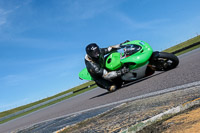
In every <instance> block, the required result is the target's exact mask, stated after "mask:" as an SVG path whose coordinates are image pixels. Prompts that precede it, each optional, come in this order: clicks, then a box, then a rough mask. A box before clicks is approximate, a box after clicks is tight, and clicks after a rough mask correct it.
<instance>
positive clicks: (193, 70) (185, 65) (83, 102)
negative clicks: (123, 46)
mask: <svg viewBox="0 0 200 133" xmlns="http://www.w3.org/2000/svg"><path fill="white" fill-rule="evenodd" d="M179 59H180V64H179V66H178V67H177V68H176V69H173V70H171V71H168V72H164V73H160V74H157V75H155V76H152V77H151V78H148V79H145V80H143V81H140V82H137V83H134V84H131V85H129V86H126V87H124V88H122V89H119V90H117V91H116V92H113V93H107V91H106V90H103V89H100V88H96V89H94V90H92V91H89V92H87V93H84V94H82V95H79V96H76V97H73V98H71V99H68V100H65V101H63V102H60V103H58V104H55V105H52V106H50V107H47V108H44V109H41V110H39V111H37V112H34V113H31V114H29V115H26V116H23V117H21V118H18V119H15V120H12V121H9V122H7V123H4V124H0V132H1V133H4V132H11V131H13V130H16V129H18V128H22V127H26V126H29V125H32V124H34V123H39V122H41V121H45V120H49V119H53V118H56V117H61V116H63V115H67V114H71V113H74V112H78V111H82V110H86V109H89V108H93V107H97V106H100V105H104V104H108V103H112V102H116V101H120V100H123V99H127V98H131V97H136V96H140V95H143V94H148V93H150V92H155V91H159V90H163V89H166V88H171V87H175V86H179V85H182V84H187V83H191V82H195V81H200V49H198V50H195V51H192V52H190V53H187V54H185V55H182V56H180V57H179Z"/></svg>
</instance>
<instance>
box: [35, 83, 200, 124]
mask: <svg viewBox="0 0 200 133" xmlns="http://www.w3.org/2000/svg"><path fill="white" fill-rule="evenodd" d="M198 85H200V81H197V82H192V83H188V84H184V85H180V86H176V87H172V88H167V89H164V90H160V91H156V92H151V93H148V94H144V95H140V96H136V97H132V98H128V99H124V100H121V101H117V102H113V103H108V104H104V105H101V106H98V107H94V108H90V109H86V110H82V111H78V112H75V113H71V114H67V115H63V116H60V117H56V118H53V119H49V120H45V121H42V122H39V123H35V124H40V123H43V122H47V121H51V120H56V119H59V118H63V117H69V116H73V115H77V114H81V113H84V112H87V111H92V110H95V109H100V108H104V107H108V106H112V105H116V104H121V103H125V102H130V101H134V100H138V99H143V98H147V97H151V96H156V95H160V94H164V93H168V92H172V91H176V90H181V89H186V88H189V87H193V86H198ZM35 124H32V126H33V125H35Z"/></svg>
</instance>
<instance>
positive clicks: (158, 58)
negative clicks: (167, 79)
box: [151, 52, 179, 71]
mask: <svg viewBox="0 0 200 133" xmlns="http://www.w3.org/2000/svg"><path fill="white" fill-rule="evenodd" d="M151 62H152V65H153V66H154V67H155V70H156V71H168V70H171V69H174V68H175V67H177V66H178V64H179V59H178V57H177V56H176V55H174V54H171V53H166V52H156V53H155V55H153V57H152V59H151Z"/></svg>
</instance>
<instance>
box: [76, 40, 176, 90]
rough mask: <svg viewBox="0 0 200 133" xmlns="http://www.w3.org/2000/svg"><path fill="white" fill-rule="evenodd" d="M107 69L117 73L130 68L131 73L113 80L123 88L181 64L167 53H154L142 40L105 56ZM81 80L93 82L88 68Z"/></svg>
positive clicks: (83, 72) (81, 73)
mask: <svg viewBox="0 0 200 133" xmlns="http://www.w3.org/2000/svg"><path fill="white" fill-rule="evenodd" d="M105 58H106V59H105V61H106V62H105V68H106V69H107V70H108V71H116V70H119V69H121V68H122V67H128V68H129V69H130V71H129V72H128V73H126V74H124V75H122V76H121V77H120V78H117V79H113V80H112V81H113V84H115V85H117V86H118V87H121V85H122V84H123V83H127V82H131V81H134V80H138V79H141V78H144V77H147V76H150V75H152V74H153V73H154V72H155V71H168V70H171V69H173V68H175V67H176V66H177V65H178V64H179V59H178V57H177V56H175V55H174V54H171V53H166V52H157V51H156V52H153V49H152V48H151V46H150V45H149V44H148V43H146V42H144V41H141V40H135V41H130V42H127V43H124V44H122V46H121V48H120V49H117V50H116V51H114V52H112V53H110V54H108V55H106V56H105ZM79 78H80V79H84V80H93V79H92V77H91V76H90V74H89V72H88V71H87V68H85V69H83V70H82V71H81V72H80V73H79Z"/></svg>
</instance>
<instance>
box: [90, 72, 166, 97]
mask: <svg viewBox="0 0 200 133" xmlns="http://www.w3.org/2000/svg"><path fill="white" fill-rule="evenodd" d="M164 72H165V71H163V72H157V73H155V74H153V75H150V76H148V77H145V78H141V79H138V80H136V81H133V82H128V83H125V84H124V85H122V87H121V88H119V89H123V88H125V87H128V86H131V85H133V84H136V83H139V82H141V81H144V80H147V79H149V78H152V77H154V76H158V75H160V74H162V73H164ZM119 89H117V90H119ZM117 90H116V91H117ZM110 93H112V92H105V93H102V94H100V95H97V96H94V97H91V98H90V99H95V98H97V97H102V96H105V95H107V94H110Z"/></svg>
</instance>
